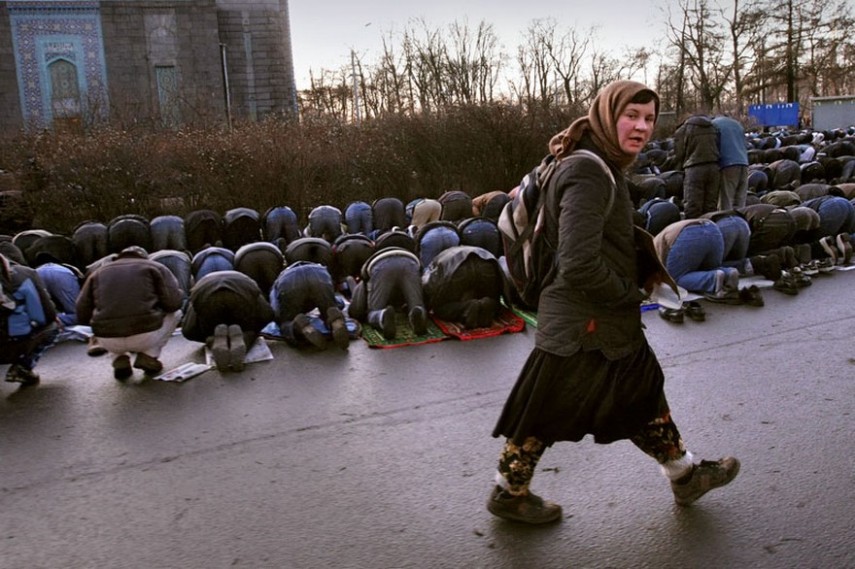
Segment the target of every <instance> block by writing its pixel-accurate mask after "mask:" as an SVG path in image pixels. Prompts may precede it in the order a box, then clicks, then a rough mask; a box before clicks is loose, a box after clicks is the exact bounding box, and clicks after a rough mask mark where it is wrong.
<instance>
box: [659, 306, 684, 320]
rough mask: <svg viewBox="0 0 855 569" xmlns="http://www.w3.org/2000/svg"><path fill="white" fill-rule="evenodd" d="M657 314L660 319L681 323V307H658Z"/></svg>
mask: <svg viewBox="0 0 855 569" xmlns="http://www.w3.org/2000/svg"><path fill="white" fill-rule="evenodd" d="M659 316H660V317H661V318H662V320H666V321H668V322H673V323H674V324H682V323H683V309H682V308H667V307H665V306H660V307H659Z"/></svg>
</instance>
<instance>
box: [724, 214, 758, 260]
mask: <svg viewBox="0 0 855 569" xmlns="http://www.w3.org/2000/svg"><path fill="white" fill-rule="evenodd" d="M715 224H716V225H717V226H718V229H719V231H721V236H722V239H723V240H724V248H723V253H722V258H723V259H724V263H723V264H724V266H726V267H735V268H737V269H738V270H739V271H740V272H744V265H745V258H746V257H747V256H748V242H749V240H750V239H751V228H750V226H749V225H748V222H747V221H745V219H744V218H743V217H741V216H739V215H729V216H727V217H722V218H721V219H718V220H716V222H715Z"/></svg>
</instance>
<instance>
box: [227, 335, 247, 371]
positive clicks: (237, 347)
mask: <svg viewBox="0 0 855 569" xmlns="http://www.w3.org/2000/svg"><path fill="white" fill-rule="evenodd" d="M245 359H246V342H244V340H243V330H241V329H240V326H238V325H237V324H231V325H229V367H230V368H232V369H233V370H234V371H243V367H244V360H245Z"/></svg>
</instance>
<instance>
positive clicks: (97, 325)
mask: <svg viewBox="0 0 855 569" xmlns="http://www.w3.org/2000/svg"><path fill="white" fill-rule="evenodd" d="M183 300H184V293H183V292H182V291H181V287H180V286H179V285H178V281H177V280H176V278H175V276H174V275H173V274H172V273H171V272H170V271H169V269H168V268H167V267H166V266H165V265H162V264H160V263H158V262H156V261H151V260H149V259H144V258H141V257H138V256H135V255H128V254H124V253H123V254H120V255H119V256H118V257H117V258H116V260H115V261H112V262H109V263H107V264H105V265H103V266H102V267H100V268H99V269H97V270H96V271H95V272H93V273H92V274H91V275H89V277H87V279H86V281H85V282H84V283H83V287H82V288H81V290H80V296H78V297H77V321H78V322H79V323H81V324H89V325H90V326H91V327H92V332H93V333H94V334H95V336H100V337H103V338H124V337H127V336H133V335H135V334H142V333H145V332H152V331H154V330H157V329H158V328H160V327H161V326H162V325H163V317H164V316H165V315H166V314H168V313H172V312H175V311H176V310H178V309H179V308H181V305H182V303H183Z"/></svg>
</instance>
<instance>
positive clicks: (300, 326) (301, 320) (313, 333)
mask: <svg viewBox="0 0 855 569" xmlns="http://www.w3.org/2000/svg"><path fill="white" fill-rule="evenodd" d="M294 328H295V329H296V330H297V331H299V332H300V334H302V336H303V337H304V338H305V339H306V340H308V342H309V343H310V344H312V345H313V346H314V347H316V348H318V349H319V350H326V349H327V339H326V338H325V337H324V335H323V334H322V333H321V331H320V330H318V329H317V328H315V327H314V326H313V325H312V321H311V320H310V319H309V317H308V316H306V315H305V314H298V315H297V316H295V317H294Z"/></svg>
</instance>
